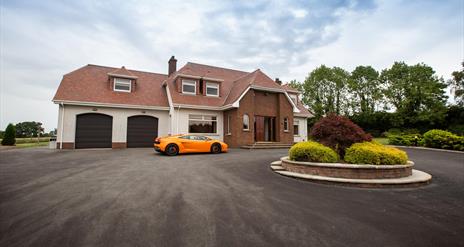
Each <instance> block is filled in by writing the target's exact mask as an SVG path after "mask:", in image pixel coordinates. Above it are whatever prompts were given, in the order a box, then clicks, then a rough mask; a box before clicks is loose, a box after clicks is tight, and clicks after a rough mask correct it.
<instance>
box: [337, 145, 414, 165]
mask: <svg viewBox="0 0 464 247" xmlns="http://www.w3.org/2000/svg"><path fill="white" fill-rule="evenodd" d="M345 161H346V162H348V163H352V164H370V165H404V164H406V163H407V161H408V155H407V154H406V152H404V151H401V150H399V149H397V148H393V147H387V146H384V145H382V144H379V143H376V142H363V143H355V144H353V145H351V147H349V148H347V149H346V153H345Z"/></svg>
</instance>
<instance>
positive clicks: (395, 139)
mask: <svg viewBox="0 0 464 247" xmlns="http://www.w3.org/2000/svg"><path fill="white" fill-rule="evenodd" d="M387 138H388V144H390V145H399V146H421V145H422V144H423V138H422V135H420V134H407V135H405V134H399V135H388V136H387Z"/></svg>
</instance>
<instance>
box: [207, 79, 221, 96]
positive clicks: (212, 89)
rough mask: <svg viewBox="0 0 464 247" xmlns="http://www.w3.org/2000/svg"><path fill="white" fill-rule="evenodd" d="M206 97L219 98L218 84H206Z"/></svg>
mask: <svg viewBox="0 0 464 247" xmlns="http://www.w3.org/2000/svg"><path fill="white" fill-rule="evenodd" d="M206 96H215V97H219V84H217V83H211V82H208V83H206Z"/></svg>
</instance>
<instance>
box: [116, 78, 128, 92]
mask: <svg viewBox="0 0 464 247" xmlns="http://www.w3.org/2000/svg"><path fill="white" fill-rule="evenodd" d="M116 84H120V85H124V86H127V85H129V90H123V89H117V88H116ZM113 91H116V92H124V93H130V92H132V80H131V79H125V78H114V82H113Z"/></svg>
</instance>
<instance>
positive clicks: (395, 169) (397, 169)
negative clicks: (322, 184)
mask: <svg viewBox="0 0 464 247" xmlns="http://www.w3.org/2000/svg"><path fill="white" fill-rule="evenodd" d="M280 162H281V166H282V167H283V168H284V169H285V170H286V171H288V172H295V173H300V174H307V175H313V176H324V177H332V178H347V179H391V178H403V177H409V176H411V175H412V167H413V166H414V163H413V162H412V161H409V162H408V164H406V165H367V164H366V165H363V164H342V163H319V162H303V161H293V160H290V159H289V158H288V157H283V158H281V159H280Z"/></svg>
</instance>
